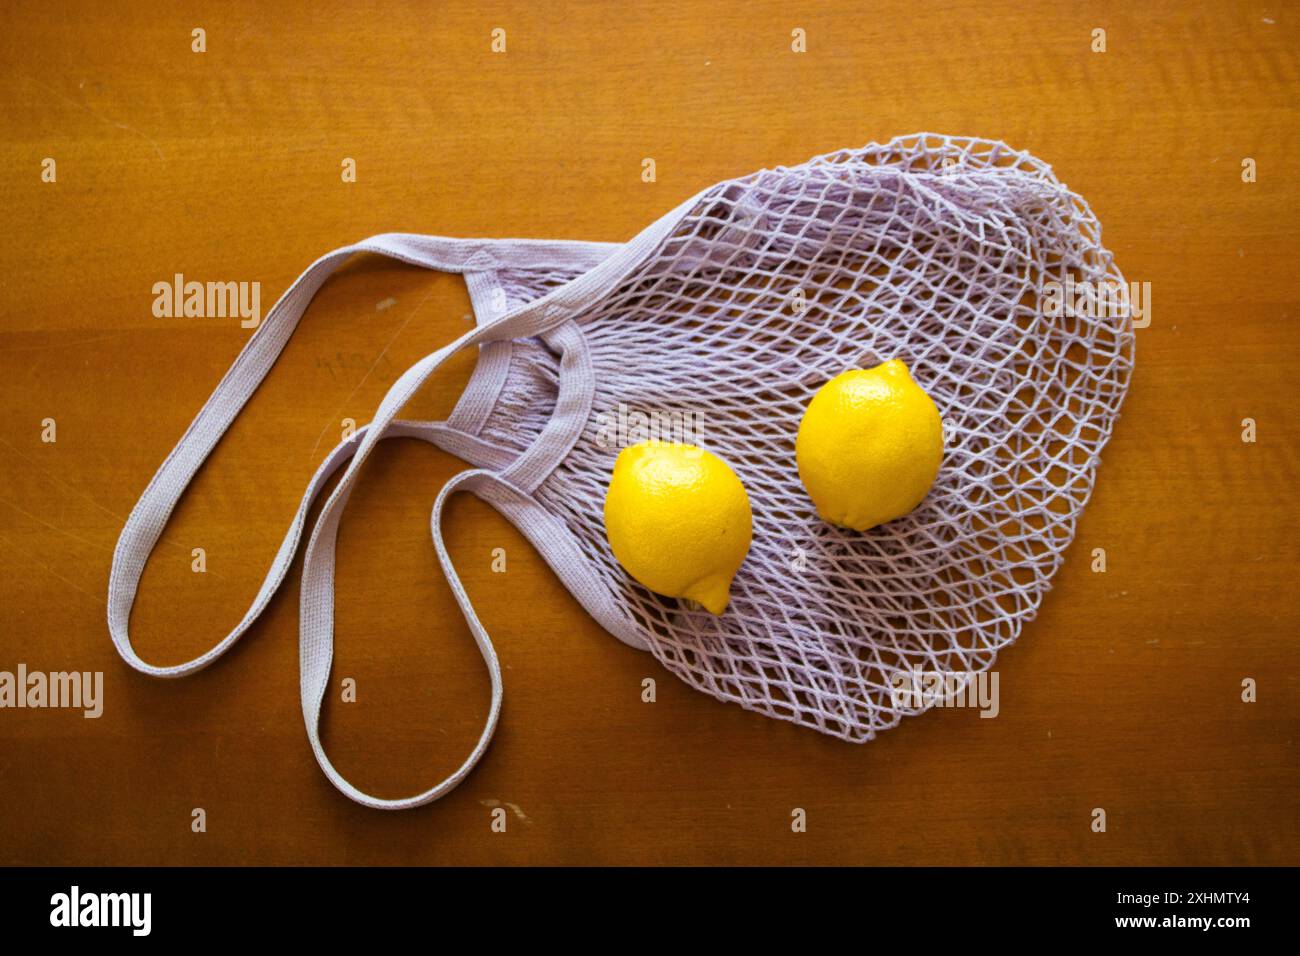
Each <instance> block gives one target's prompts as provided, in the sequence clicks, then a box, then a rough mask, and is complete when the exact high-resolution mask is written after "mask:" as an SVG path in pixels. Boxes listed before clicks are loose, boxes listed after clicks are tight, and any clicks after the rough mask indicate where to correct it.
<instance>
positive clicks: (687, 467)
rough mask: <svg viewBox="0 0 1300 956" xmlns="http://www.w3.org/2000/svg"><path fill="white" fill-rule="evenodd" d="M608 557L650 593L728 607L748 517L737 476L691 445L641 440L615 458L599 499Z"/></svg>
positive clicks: (716, 609)
mask: <svg viewBox="0 0 1300 956" xmlns="http://www.w3.org/2000/svg"><path fill="white" fill-rule="evenodd" d="M605 534H606V536H607V537H608V538H609V547H610V549H611V550H612V551H613V552H614V557H615V558H616V559H617V560H618V563H619V564H621V565H622V566H623V569H624V570H625V571H627V573H628V574H630V575H632V577H633V578H635V579H636V580H637V581H639V582H640V583H641V584H643V585H645V586H646V587H647V588H649V589H650V590H651V591H655V592H657V593H659V594H664V595H667V596H668V597H679V598H688V599H690V600H692V601H698V602H699V603H700V604H702V605H704V607H705V608H706V609H707V610H708V611H710V612H711V613H713V614H721V613H722V612H723V611H724V610H726V608H727V600H728V598H729V597H730V591H731V579H732V578H733V577H735V575H736V572H737V571H738V570H739V569H740V565H741V562H743V561H744V560H745V555H746V554H747V553H748V552H749V544H750V540H751V539H752V537H753V513H752V512H751V511H750V508H749V496H748V495H747V494H745V486H744V485H742V484H741V483H740V479H739V478H737V477H736V473H735V472H734V471H732V470H731V469H730V468H729V467H728V466H727V463H726V462H724V461H723V460H722V459H721V458H719V457H718V456H717V455H714V454H712V453H710V452H707V451H704V450H703V449H701V448H696V447H695V446H694V445H685V444H678V443H672V444H670V443H666V442H658V441H644V442H641V443H640V444H637V445H632V446H631V447H629V448H624V449H623V451H622V452H620V453H619V456H618V460H617V461H615V462H614V475H613V477H612V478H611V479H610V482H609V491H608V493H607V494H606V495H605Z"/></svg>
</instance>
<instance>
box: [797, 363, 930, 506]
mask: <svg viewBox="0 0 1300 956" xmlns="http://www.w3.org/2000/svg"><path fill="white" fill-rule="evenodd" d="M942 458H943V425H942V422H941V421H940V418H939V410H938V408H936V407H935V404H934V401H933V400H932V399H931V398H930V396H929V395H927V394H926V393H925V391H924V390H923V389H922V388H921V387H920V386H919V385H917V384H916V382H915V381H914V380H913V379H912V376H911V373H910V372H908V370H907V366H906V365H904V364H903V363H902V362H901V361H899V360H898V359H891V360H890V361H888V362H885V363H883V364H881V365H878V366H876V367H875V368H872V369H853V370H851V371H847V372H843V373H842V374H840V375H837V376H836V377H835V378H833V379H831V380H830V381H829V382H827V383H826V384H825V385H823V386H822V387H821V389H819V390H818V392H817V394H816V395H814V396H813V398H812V401H810V402H809V403H808V408H807V410H806V411H805V412H804V416H803V421H802V422H801V423H800V425H799V434H798V437H797V438H796V440H795V460H796V463H797V465H798V468H799V477H800V479H801V480H802V481H803V485H804V489H805V490H806V491H807V492H808V496H809V497H810V498H811V499H812V503H813V506H814V507H815V508H816V509H817V513H818V515H820V516H821V517H822V518H823V519H824V520H826V521H829V522H831V523H832V524H836V525H839V526H841V527H844V528H851V529H853V530H854V531H866V530H868V529H870V528H874V527H876V526H877V525H881V524H884V523H885V522H886V521H893V520H894V519H895V518H901V517H902V516H903V515H905V514H907V513H908V512H910V511H911V510H912V509H914V508H915V507H916V506H917V505H919V504H920V503H921V501H922V500H923V499H924V498H925V496H926V494H927V493H928V492H929V490H930V486H931V485H933V484H934V479H935V477H936V476H937V475H938V474H939V464H940V461H941V460H942Z"/></svg>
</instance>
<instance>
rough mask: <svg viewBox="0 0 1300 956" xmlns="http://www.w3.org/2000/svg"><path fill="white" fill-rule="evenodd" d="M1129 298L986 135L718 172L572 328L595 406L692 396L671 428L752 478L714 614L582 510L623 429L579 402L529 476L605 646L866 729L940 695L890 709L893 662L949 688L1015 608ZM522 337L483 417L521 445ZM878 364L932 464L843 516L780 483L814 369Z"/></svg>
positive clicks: (1106, 400)
mask: <svg viewBox="0 0 1300 956" xmlns="http://www.w3.org/2000/svg"><path fill="white" fill-rule="evenodd" d="M1067 277H1068V278H1069V279H1070V280H1072V281H1074V282H1075V283H1077V284H1078V285H1079V287H1084V288H1086V285H1084V283H1086V282H1090V283H1092V284H1093V286H1094V287H1095V288H1103V287H1105V284H1107V283H1109V284H1112V286H1111V287H1112V288H1116V289H1118V290H1121V292H1120V295H1121V298H1120V308H1119V309H1118V310H1116V309H1112V310H1110V314H1108V315H1103V316H1100V317H1097V316H1087V315H1084V316H1079V315H1059V316H1055V317H1050V318H1049V317H1048V316H1047V315H1045V314H1044V311H1043V310H1042V309H1041V308H1040V298H1041V296H1042V294H1043V288H1044V284H1045V283H1047V282H1052V281H1057V282H1060V283H1062V284H1064V283H1065V282H1066V281H1067ZM520 278H522V277H521V276H508V275H504V274H503V275H502V279H503V284H504V285H505V287H506V288H507V289H508V290H509V294H510V298H511V300H512V304H513V303H514V302H515V301H522V300H526V299H527V298H529V297H530V296H532V295H534V294H537V293H538V292H539V291H545V288H544V287H543V288H540V289H539V288H538V287H537V286H536V285H535V284H534V285H533V286H531V287H529V286H527V285H525V284H522V283H521V284H516V283H515V282H512V281H510V280H511V279H520ZM551 278H553V279H556V280H557V281H562V280H563V279H564V278H568V276H563V275H561V276H558V277H557V276H552V277H551ZM529 281H531V282H533V283H536V282H537V278H536V276H535V275H534V276H531V277H530V279H529ZM1124 289H1125V285H1124V281H1123V277H1122V276H1121V274H1120V273H1119V271H1118V269H1117V268H1116V267H1115V265H1114V263H1113V261H1112V257H1111V255H1110V253H1109V252H1107V251H1106V250H1105V249H1104V248H1102V246H1101V244H1100V226H1099V224H1098V222H1097V220H1096V218H1095V217H1094V216H1093V214H1092V212H1091V210H1090V209H1089V208H1088V206H1087V204H1086V203H1085V202H1084V201H1083V200H1082V199H1081V198H1080V197H1079V196H1076V195H1075V194H1073V193H1071V192H1070V191H1069V190H1068V189H1067V188H1065V187H1064V186H1062V185H1061V184H1060V183H1059V182H1058V181H1057V179H1056V178H1055V176H1054V175H1053V174H1052V171H1051V169H1050V168H1049V167H1048V166H1047V165H1046V164H1044V163H1042V162H1041V161H1039V160H1038V159H1036V158H1034V157H1032V156H1030V155H1028V154H1026V153H1024V152H1020V151H1015V150H1012V149H1010V148H1009V147H1007V146H1005V145H1003V144H1001V143H997V142H990V141H986V140H977V139H963V138H954V137H946V136H934V135H917V136H910V137H903V138H899V139H896V140H894V141H892V142H890V143H888V144H886V145H871V146H868V147H866V148H864V149H860V150H852V151H842V152H837V153H833V154H829V155H826V156H822V157H819V158H816V159H814V160H812V161H810V162H808V163H805V164H803V165H800V166H797V167H794V168H777V169H774V170H764V171H762V172H758V173H755V174H753V175H751V176H748V177H745V178H743V179H740V180H736V181H734V182H730V183H723V184H720V185H718V186H716V187H714V188H713V189H711V190H709V191H707V192H706V193H704V194H702V196H701V197H700V198H699V200H698V201H697V203H696V204H695V206H694V208H692V209H690V211H689V212H687V213H686V214H685V215H684V216H683V217H682V218H681V220H680V221H679V222H678V223H677V225H676V226H675V227H674V228H673V229H672V230H671V233H670V234H669V236H668V237H667V239H666V240H665V241H664V242H663V244H662V246H661V248H660V249H659V251H658V252H657V253H656V254H654V255H651V256H649V257H648V258H647V259H646V260H645V261H644V262H643V263H642V264H641V265H640V266H638V267H637V268H635V269H633V270H632V272H630V273H629V274H628V275H626V276H625V277H624V278H623V279H622V280H620V281H619V282H618V284H617V285H616V287H615V288H613V289H612V290H611V291H610V292H608V293H607V294H605V295H604V296H602V297H601V298H600V299H599V300H598V301H596V302H595V303H593V304H592V305H590V306H589V307H588V308H586V309H583V310H581V311H579V312H578V313H577V314H576V315H575V316H574V319H575V321H576V322H577V324H578V325H579V326H580V327H581V329H582V332H583V334H584V336H586V338H587V341H588V343H589V345H590V350H591V362H592V369H593V377H594V380H595V388H596V398H595V409H596V410H597V411H600V410H607V411H608V410H613V409H617V408H619V407H620V406H621V407H623V408H624V409H632V410H634V411H635V410H641V411H643V412H648V413H650V414H654V413H659V414H661V415H663V416H664V417H669V416H671V415H672V414H674V413H684V414H685V413H689V414H690V415H691V416H692V417H691V419H690V420H692V421H694V422H696V423H697V424H696V427H695V431H696V434H694V435H693V436H691V437H692V438H693V439H694V440H695V441H696V442H697V443H698V444H700V445H702V446H703V447H706V448H708V449H709V450H710V451H713V452H714V453H716V454H718V455H719V456H721V457H722V458H723V459H724V460H726V461H727V462H728V463H729V464H730V465H731V466H732V468H733V469H734V470H735V471H736V473H737V474H738V475H739V476H740V478H741V480H742V481H743V482H744V483H745V488H746V490H747V491H748V493H749V498H750V502H751V504H752V507H753V514H754V540H753V546H752V548H751V551H750V553H749V557H748V558H747V560H746V561H745V563H744V565H743V566H742V567H741V569H740V572H739V573H738V575H737V576H736V579H735V581H734V583H733V585H732V598H731V604H730V606H729V608H728V610H727V612H726V613H725V614H724V615H722V616H721V617H715V616H713V615H711V614H709V613H707V612H705V611H703V610H699V609H692V608H690V607H686V606H683V605H684V604H685V602H681V601H678V600H675V599H670V598H664V597H660V596H658V595H656V594H654V593H651V592H650V591H648V590H646V589H645V588H643V587H642V586H641V585H639V584H637V583H636V582H635V581H633V580H631V579H630V578H629V577H628V575H627V574H626V573H625V572H624V571H623V570H622V568H621V567H619V565H618V564H617V563H616V562H615V560H614V558H613V555H612V554H611V552H610V550H609V546H608V544H607V541H606V539H605V533H604V528H603V524H602V518H601V515H602V511H601V502H602V501H603V497H604V493H605V488H606V483H607V481H608V478H609V475H610V473H611V470H612V467H613V461H614V458H615V457H616V456H617V453H618V451H619V448H618V447H611V446H610V443H609V442H608V441H607V440H602V437H603V436H601V435H600V434H599V433H598V427H597V423H596V421H595V416H593V421H592V422H591V423H590V425H589V426H588V428H587V429H586V430H585V431H584V432H583V434H582V436H581V438H580V439H579V440H578V442H577V444H576V445H575V446H574V448H573V450H572V451H571V452H570V454H569V455H568V456H567V457H566V458H565V459H564V460H563V461H562V462H561V463H560V464H559V466H558V467H557V468H556V469H555V471H554V472H553V473H552V474H551V475H550V477H548V478H547V479H546V480H545V481H543V482H542V483H541V485H540V486H539V487H538V488H537V489H536V492H535V495H536V497H537V498H538V499H540V500H541V501H542V503H543V505H544V506H545V507H546V508H547V509H548V510H549V511H551V512H553V513H554V514H556V515H559V516H561V517H562V518H563V520H564V522H565V524H566V525H567V526H568V527H569V528H570V529H571V530H572V531H573V532H574V533H575V534H576V536H577V538H578V540H579V542H580V546H581V550H582V553H583V555H584V557H585V558H586V560H587V561H588V562H590V563H591V565H592V566H593V567H594V568H596V569H597V573H598V575H599V577H600V579H601V581H602V582H603V584H604V586H605V587H607V588H608V589H609V590H610V591H611V592H612V593H613V594H614V595H615V596H616V600H615V604H616V605H617V607H619V608H620V609H622V612H623V613H622V615H621V620H620V621H619V622H618V625H619V626H621V628H623V629H624V630H625V633H624V634H623V635H620V636H623V637H624V639H631V640H636V642H637V643H640V641H644V642H645V643H647V644H648V645H649V647H650V649H651V650H652V651H653V653H654V655H655V656H656V657H657V658H658V659H659V660H660V661H662V662H663V664H664V665H665V666H666V667H667V668H668V669H669V670H671V671H672V672H673V673H674V674H676V675H677V676H679V677H680V678H681V679H682V680H684V681H686V682H687V683H688V684H690V685H692V686H693V687H696V688H698V689H699V690H701V691H704V692H705V693H708V694H711V695H713V696H715V697H717V698H720V699H722V700H725V701H731V702H734V703H738V704H740V705H741V706H743V707H746V708H749V709H751V710H755V711H759V712H761V713H764V714H767V715H769V716H772V717H778V718H782V719H786V720H791V721H794V722H796V723H799V724H802V725H805V726H808V727H812V728H814V729H816V730H819V731H822V732H824V733H828V734H833V735H835V736H837V737H841V738H844V739H846V740H851V741H865V740H869V739H871V738H872V737H873V736H874V735H875V734H876V733H877V732H878V731H880V730H883V729H886V728H888V727H891V726H894V725H895V724H897V723H898V721H899V719H900V718H901V717H902V716H904V715H905V714H911V713H916V712H918V711H920V710H924V709H926V708H927V707H928V706H931V705H932V704H933V703H934V700H933V699H919V698H918V699H914V700H913V701H910V702H907V706H901V705H900V703H899V700H898V695H897V694H896V693H895V691H894V689H893V688H894V687H895V682H897V681H900V680H903V679H904V675H908V676H907V679H908V680H909V681H910V675H912V674H914V673H916V672H918V671H921V672H927V673H940V674H947V675H953V676H954V677H955V678H956V679H957V680H958V681H965V680H969V679H970V677H971V676H972V675H974V674H977V673H979V672H981V671H984V670H986V669H988V668H989V667H990V666H991V665H992V663H993V661H994V658H995V656H996V654H997V652H998V650H999V649H1001V648H1002V647H1004V646H1006V645H1007V644H1009V643H1011V642H1012V641H1014V640H1015V639H1016V637H1017V636H1018V635H1019V634H1020V629H1021V627H1022V625H1023V624H1024V622H1025V621H1027V620H1032V618H1033V616H1034V614H1035V612H1036V609H1037V608H1038V605H1039V602H1040V601H1041V600H1042V598H1043V595H1044V594H1045V593H1046V592H1047V590H1048V588H1049V586H1050V581H1051V577H1052V575H1053V573H1054V572H1055V571H1056V569H1057V567H1058V566H1059V565H1060V563H1061V560H1062V552H1063V550H1064V549H1065V547H1066V546H1067V545H1068V544H1069V543H1070V540H1071V538H1072V537H1073V535H1074V529H1075V521H1076V519H1077V517H1078V515H1079V512H1080V511H1081V509H1082V508H1083V505H1084V503H1085V502H1086V501H1087V499H1088V496H1089V493H1090V491H1091V488H1092V483H1093V478H1094V473H1095V470H1096V467H1097V464H1098V460H1099V459H1098V456H1099V453H1100V451H1101V448H1102V446H1103V445H1104V444H1105V442H1106V440H1107V438H1108V436H1109V434H1110V431H1111V427H1112V425H1113V423H1114V421H1115V418H1116V416H1117V413H1118V409H1119V405H1120V402H1121V400H1122V399H1123V397H1124V393H1125V390H1126V388H1127V384H1128V379H1129V373H1130V370H1131V368H1132V363H1133V335H1132V331H1131V326H1130V323H1129V310H1128V298H1127V295H1126V294H1125V293H1124V292H1123V290H1124ZM1083 311H1086V310H1083ZM515 345H516V348H515V350H514V353H513V355H512V359H511V367H510V372H509V375H508V378H507V382H506V387H505V388H504V389H503V390H502V392H501V396H500V399H499V402H498V407H497V409H496V410H495V413H494V415H493V417H492V418H491V419H490V420H489V421H488V423H487V425H486V426H485V428H484V432H483V434H484V436H485V437H490V438H491V439H492V440H494V441H496V442H498V443H500V444H502V445H506V446H509V447H513V448H515V449H517V450H520V451H522V450H523V449H524V448H525V447H526V446H527V445H528V444H529V442H530V441H531V440H532V439H533V438H534V437H535V436H536V435H537V433H538V432H539V431H540V429H541V428H542V427H543V425H544V424H545V423H546V421H547V418H548V416H549V412H550V409H551V407H552V405H553V403H554V398H555V381H556V377H557V370H556V364H557V360H556V358H555V356H553V355H552V353H551V352H550V351H549V350H548V349H546V348H545V347H544V346H542V345H541V344H540V343H539V342H537V341H536V340H533V341H532V342H531V343H519V342H516V343H515ZM890 358H901V359H903V361H904V362H906V363H907V365H908V367H909V368H910V369H911V371H912V374H913V377H914V378H915V379H916V381H917V382H918V384H920V385H921V386H922V387H923V388H924V389H925V390H926V391H927V392H928V393H929V394H930V395H931V397H932V398H933V399H934V401H935V403H936V405H937V406H938V408H939V410H940V413H941V415H942V417H943V420H944V432H945V443H946V448H945V453H944V457H943V463H942V466H941V468H940V471H939V476H938V479H937V481H936V484H935V486H934V488H933V489H932V490H931V492H930V494H929V495H928V496H927V498H926V499H925V501H924V502H923V503H922V504H921V505H920V506H919V507H918V508H917V509H916V510H915V511H913V512H912V513H911V514H909V515H907V516H906V517H904V518H901V519H898V520H896V521H892V522H889V523H888V524H885V525H883V526H881V527H877V528H875V529H873V530H871V531H868V532H863V533H859V532H853V531H848V530H844V529H840V528H836V527H834V526H831V525H829V524H827V523H826V522H824V521H822V520H821V519H819V518H818V517H817V515H816V514H815V512H814V510H813V508H812V506H811V504H810V502H809V499H808V497H807V494H806V492H805V491H804V489H803V487H802V485H801V483H800V481H799V476H798V473H797V470H796V467H795V455H794V439H795V435H796V433H797V431H798V427H799V422H800V419H801V417H802V414H803V411H804V409H805V407H806V406H807V403H808V401H809V400H810V398H811V397H812V395H813V393H814V392H815V391H816V390H817V389H818V388H819V387H820V386H821V385H823V384H824V383H825V382H826V381H827V380H829V379H830V378H832V377H834V376H835V375H837V374H839V373H840V372H842V371H844V370H845V369H850V368H869V367H871V366H874V365H876V364H878V363H880V362H883V361H885V360H887V359H890ZM638 638H639V639H640V640H637V639H638ZM951 686H952V685H951V684H950V685H949V687H950V689H951ZM958 686H964V685H961V684H959V685H958Z"/></svg>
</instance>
